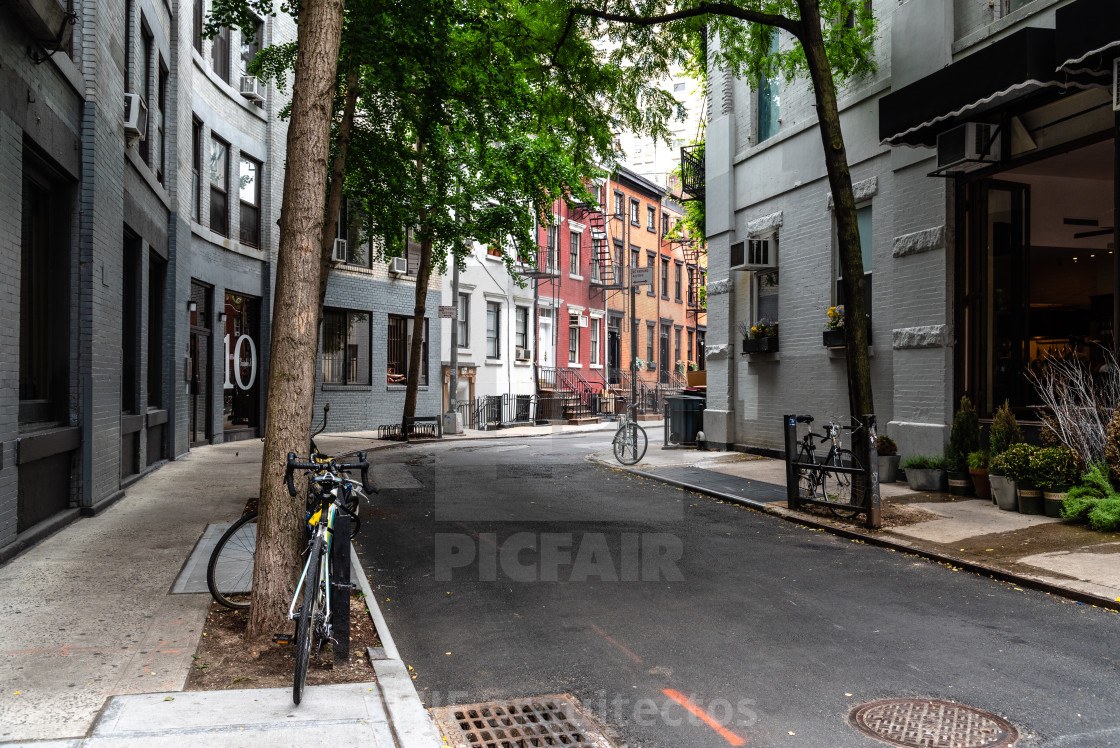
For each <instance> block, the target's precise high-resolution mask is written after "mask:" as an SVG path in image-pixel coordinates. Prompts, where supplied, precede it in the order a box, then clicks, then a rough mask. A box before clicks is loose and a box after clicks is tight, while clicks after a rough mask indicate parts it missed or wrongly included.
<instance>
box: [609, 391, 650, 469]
mask: <svg viewBox="0 0 1120 748" xmlns="http://www.w3.org/2000/svg"><path fill="white" fill-rule="evenodd" d="M637 417H638V404H637V403H629V404H627V405H626V408H625V410H624V411H623V414H622V415H621V416H620V417H619V419H618V429H617V430H616V431H615V432H614V441H613V442H612V444H613V446H614V456H615V458H616V459H617V460H618V461H619V462H621V463H622V464H623V465H633V464H635V463H637V462H639V461H640V460H641V459H642V458H643V457H645V455H646V447H648V446H649V437H647V436H646V430H645V429H644V428H642V427H641V426H639V425H638V423H637Z"/></svg>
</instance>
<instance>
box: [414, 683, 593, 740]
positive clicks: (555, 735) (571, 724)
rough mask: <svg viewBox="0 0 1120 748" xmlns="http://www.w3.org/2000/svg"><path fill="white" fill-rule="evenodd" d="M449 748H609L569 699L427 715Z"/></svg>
mask: <svg viewBox="0 0 1120 748" xmlns="http://www.w3.org/2000/svg"><path fill="white" fill-rule="evenodd" d="M431 713H432V716H433V717H434V718H435V720H436V723H437V724H438V725H439V726H440V729H441V730H443V734H444V736H445V737H446V738H447V741H448V743H449V745H450V746H452V748H535V747H536V746H569V748H612V746H613V744H612V743H611V742H610V741H609V740H607V738H606V737H605V736H604V735H603V734H602V732H601V731H600V730H599V728H597V727H596V726H595V724H594V722H593V721H592V720H591V718H590V717H588V716H587V715H586V714H584V713H583V711H582V710H581V709H580V708H579V706H578V705H577V704H576V701H575V699H573V698H572V697H571V696H561V695H553V696H539V697H536V698H529V699H505V700H502V701H490V702H485V703H480V704H466V705H463V706H445V707H439V708H436V709H432V710H431Z"/></svg>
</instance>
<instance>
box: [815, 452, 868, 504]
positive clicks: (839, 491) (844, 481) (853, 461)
mask: <svg viewBox="0 0 1120 748" xmlns="http://www.w3.org/2000/svg"><path fill="white" fill-rule="evenodd" d="M829 466H841V467H848V468H853V467H854V468H862V467H863V465H862V464H860V461H859V460H858V459H857V458H856V456H855V455H854V454H852V451H851V450H849V449H841V450H837V451H836V452H835V453H834V454H833V455H832V457H831V459H829V461H828V463H827V464H826V465H825V467H824V468H823V470H824V472H823V474H822V475H821V487H822V489H823V494H824V496H823V498H824V500H825V501H827V502H828V511H830V512H832V513H833V514H834V515H835V516H837V517H839V518H840V519H851V518H852V517H855V516H856V515H857V514H859V513H860V508H861V506H862V504H863V496H861V495H859V492H858V491H856V490H854V489H853V484H854V483H855V481H854V479H855V477H856V476H855V474H854V473H841V472H838V471H835V470H829V469H828V468H829Z"/></svg>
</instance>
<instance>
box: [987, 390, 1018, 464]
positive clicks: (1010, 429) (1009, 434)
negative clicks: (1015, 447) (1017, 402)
mask: <svg viewBox="0 0 1120 748" xmlns="http://www.w3.org/2000/svg"><path fill="white" fill-rule="evenodd" d="M988 440H989V446H990V447H991V453H992V457H995V456H996V455H999V454H1003V452H1004V451H1006V449H1007V448H1008V447H1010V446H1011V445H1012V444H1018V443H1019V442H1021V441H1023V434H1022V432H1021V431H1020V430H1019V422H1018V421H1017V420H1015V414H1014V413H1012V412H1011V403H1010V402H1008V401H1007V400H1004V401H1003V405H1001V406H1000V407H999V409H998V410H996V413H995V418H993V419H992V430H991V433H990V434H989V437H988Z"/></svg>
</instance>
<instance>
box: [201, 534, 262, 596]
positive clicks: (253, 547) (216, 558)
mask: <svg viewBox="0 0 1120 748" xmlns="http://www.w3.org/2000/svg"><path fill="white" fill-rule="evenodd" d="M256 552H257V513H256V512H249V513H248V514H246V515H245V516H244V517H242V518H241V519H239V520H237V521H236V522H234V523H233V524H232V525H230V526H229V529H228V530H226V531H225V533H224V534H223V535H222V537H221V538H220V539H219V540H218V543H217V545H215V546H214V550H213V551H212V552H211V553H210V562H209V563H208V564H207V565H206V586H207V587H209V588H210V594H211V595H212V596H213V598H214V599H215V600H217V601H218V602H219V603H221V604H222V605H224V606H226V607H227V608H233V609H234V610H237V609H239V608H248V607H249V593H250V592H251V591H252V589H253V556H254V555H255V554H256Z"/></svg>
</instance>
